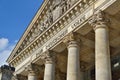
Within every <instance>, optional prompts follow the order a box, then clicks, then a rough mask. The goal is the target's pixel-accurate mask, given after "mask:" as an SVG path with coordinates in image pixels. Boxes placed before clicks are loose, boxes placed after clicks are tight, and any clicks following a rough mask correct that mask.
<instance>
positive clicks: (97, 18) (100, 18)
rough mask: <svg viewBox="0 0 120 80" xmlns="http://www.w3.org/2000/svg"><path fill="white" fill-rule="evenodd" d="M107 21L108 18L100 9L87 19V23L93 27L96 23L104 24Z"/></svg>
mask: <svg viewBox="0 0 120 80" xmlns="http://www.w3.org/2000/svg"><path fill="white" fill-rule="evenodd" d="M108 22H110V20H109V19H108V18H107V17H106V14H105V12H103V11H101V10H100V11H99V12H98V13H97V14H95V15H93V17H92V18H91V19H90V20H89V24H90V25H91V26H93V27H94V28H95V27H96V25H104V24H105V25H106V24H107V23H108Z"/></svg>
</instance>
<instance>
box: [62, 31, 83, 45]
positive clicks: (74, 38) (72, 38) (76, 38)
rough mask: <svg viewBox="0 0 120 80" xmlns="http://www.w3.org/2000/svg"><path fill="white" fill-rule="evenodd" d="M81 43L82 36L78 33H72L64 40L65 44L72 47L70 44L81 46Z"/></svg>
mask: <svg viewBox="0 0 120 80" xmlns="http://www.w3.org/2000/svg"><path fill="white" fill-rule="evenodd" d="M80 42H81V40H80V35H79V34H78V33H74V32H72V33H70V34H68V35H67V36H66V37H65V38H64V39H63V43H65V44H67V45H70V44H74V43H77V44H79V43H80Z"/></svg>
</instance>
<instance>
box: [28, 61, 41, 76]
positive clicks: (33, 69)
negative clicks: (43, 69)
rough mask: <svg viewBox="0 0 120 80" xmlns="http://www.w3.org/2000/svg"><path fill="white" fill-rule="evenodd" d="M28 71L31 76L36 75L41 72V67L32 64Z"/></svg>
mask: <svg viewBox="0 0 120 80" xmlns="http://www.w3.org/2000/svg"><path fill="white" fill-rule="evenodd" d="M26 71H28V72H29V73H30V75H35V74H37V73H38V72H39V71H40V66H39V65H37V64H33V63H31V64H30V65H28V66H27V67H26Z"/></svg>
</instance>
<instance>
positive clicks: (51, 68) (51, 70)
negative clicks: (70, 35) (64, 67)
mask: <svg viewBox="0 0 120 80" xmlns="http://www.w3.org/2000/svg"><path fill="white" fill-rule="evenodd" d="M43 57H44V60H45V71H44V80H55V60H54V59H55V57H54V53H53V52H52V51H46V52H45V53H44V56H43Z"/></svg>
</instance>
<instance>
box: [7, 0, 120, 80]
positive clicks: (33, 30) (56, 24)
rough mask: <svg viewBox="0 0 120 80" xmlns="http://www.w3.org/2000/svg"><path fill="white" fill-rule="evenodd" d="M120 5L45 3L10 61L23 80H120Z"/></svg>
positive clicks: (80, 0)
mask: <svg viewBox="0 0 120 80" xmlns="http://www.w3.org/2000/svg"><path fill="white" fill-rule="evenodd" d="M119 4H120V0H44V2H43V4H42V6H41V7H40V9H39V10H38V12H37V14H36V15H35V17H34V18H33V20H32V21H31V23H30V25H29V26H28V28H27V30H26V31H25V32H24V35H23V36H22V38H21V39H20V40H19V42H18V43H17V45H16V47H15V48H14V50H13V51H12V53H11V54H10V56H9V57H8V59H7V62H8V63H9V65H11V66H13V67H15V72H14V76H16V79H18V80H119V79H120V75H119V73H120V60H119V58H120V57H119V56H120V54H119V53H120V5H119Z"/></svg>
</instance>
